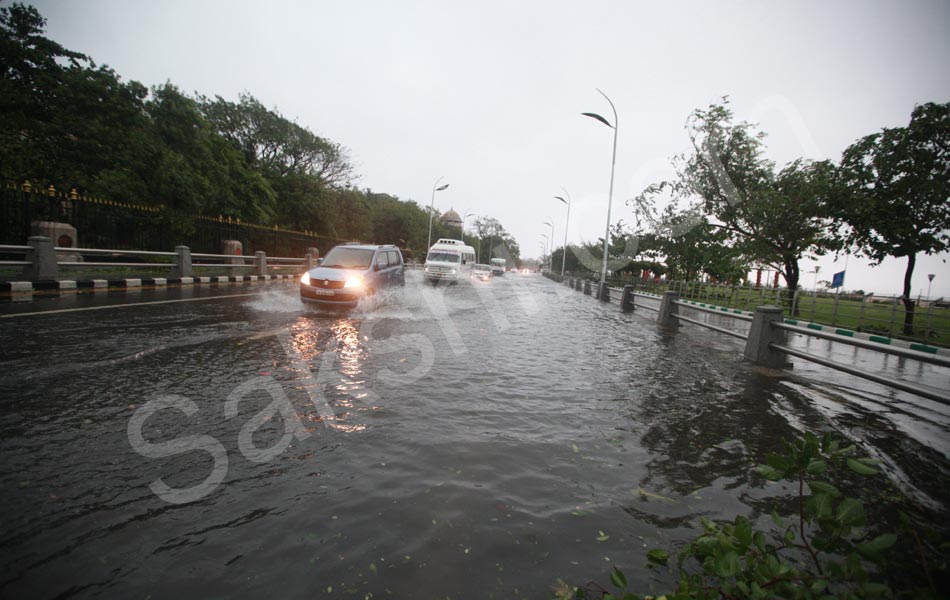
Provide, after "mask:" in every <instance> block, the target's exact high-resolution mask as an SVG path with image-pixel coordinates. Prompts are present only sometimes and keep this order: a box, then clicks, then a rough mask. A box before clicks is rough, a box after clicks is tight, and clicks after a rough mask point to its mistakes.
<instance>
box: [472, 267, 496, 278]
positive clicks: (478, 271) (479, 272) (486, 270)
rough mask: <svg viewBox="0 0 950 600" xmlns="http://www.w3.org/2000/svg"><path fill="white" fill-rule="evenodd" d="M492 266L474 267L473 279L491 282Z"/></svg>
mask: <svg viewBox="0 0 950 600" xmlns="http://www.w3.org/2000/svg"><path fill="white" fill-rule="evenodd" d="M492 276H493V275H492V272H491V265H481V264H478V265H475V266H474V267H472V274H471V278H472V279H478V280H479V281H489V280H490V279H491V278H492Z"/></svg>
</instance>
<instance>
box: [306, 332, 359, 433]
mask: <svg viewBox="0 0 950 600" xmlns="http://www.w3.org/2000/svg"><path fill="white" fill-rule="evenodd" d="M290 334H291V340H292V346H293V350H294V351H295V353H296V354H297V362H298V366H297V369H299V368H300V367H304V368H306V369H308V370H309V373H299V374H298V377H295V379H298V381H300V384H299V385H298V389H304V391H305V392H306V393H307V395H308V396H309V397H310V398H311V400H312V401H313V402H314V403H317V402H320V403H325V404H326V405H328V406H329V407H330V410H331V412H332V415H333V416H332V417H331V418H330V419H324V421H325V424H326V425H327V426H329V427H332V428H334V429H336V430H339V431H343V432H346V433H351V432H356V431H362V430H364V429H366V426H365V425H363V424H358V423H349V422H347V421H348V420H349V419H350V418H352V417H353V416H354V415H355V414H356V412H358V411H362V410H365V409H364V408H361V407H360V405H361V404H362V403H361V402H359V401H361V400H364V399H366V398H368V397H370V396H371V395H372V392H371V391H370V390H369V389H368V388H367V386H366V379H365V378H364V377H363V361H365V360H366V359H367V348H366V345H365V344H364V343H363V341H364V340H362V339H361V338H360V333H359V321H357V320H356V319H351V318H340V319H337V320H335V321H333V322H332V324H330V325H329V327H327V326H326V325H323V326H321V325H320V323H319V321H317V322H315V321H314V320H312V319H309V318H303V319H300V320H298V321H297V323H295V324H294V325H293V327H292V328H291V332H290ZM354 401H356V402H354ZM331 421H332V422H331Z"/></svg>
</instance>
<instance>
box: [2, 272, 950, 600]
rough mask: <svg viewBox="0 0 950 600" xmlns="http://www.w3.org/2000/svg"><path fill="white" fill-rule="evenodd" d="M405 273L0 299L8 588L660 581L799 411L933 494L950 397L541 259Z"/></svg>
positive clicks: (226, 593) (476, 587)
mask: <svg viewBox="0 0 950 600" xmlns="http://www.w3.org/2000/svg"><path fill="white" fill-rule="evenodd" d="M407 279H408V281H407V285H406V287H405V288H404V289H400V290H396V291H392V292H386V293H382V294H380V295H379V296H377V297H376V298H373V299H372V300H371V301H370V302H367V303H366V304H365V305H361V306H360V307H359V308H358V309H356V310H354V311H351V312H349V313H332V312H323V311H319V310H317V309H314V308H312V307H307V306H303V305H301V304H300V302H299V300H298V298H297V291H296V288H295V287H294V286H293V285H275V286H271V287H262V286H256V285H251V284H248V285H246V286H232V287H228V288H223V289H222V290H220V291H217V292H213V291H206V292H200V293H201V294H209V295H215V294H219V295H230V296H232V297H229V298H218V299H214V300H203V301H193V302H192V301H188V302H180V303H179V302H173V303H165V304H154V305H141V306H127V307H122V308H110V309H105V310H93V311H80V312H67V313H50V314H48V315H35V316H23V317H17V318H5V319H0V339H2V341H3V344H2V350H0V364H2V367H3V369H2V371H0V401H2V403H3V410H2V411H0V440H2V442H0V444H2V446H0V452H2V463H0V465H2V468H0V505H2V519H3V528H2V534H0V535H2V537H0V593H2V595H3V596H4V597H32V598H67V597H82V598H90V597H141V598H146V597H152V598H167V597H173V596H175V595H181V596H184V597H263V596H268V597H270V596H273V595H274V594H275V593H280V594H281V595H283V596H286V597H302V596H308V597H331V598H337V597H339V598H348V597H354V598H367V597H372V598H384V597H393V598H455V599H460V598H516V597H525V598H546V597H550V595H551V594H550V588H551V586H552V584H554V582H555V581H556V580H557V579H558V578H561V579H564V580H566V581H571V582H574V583H579V584H583V583H584V582H586V581H588V580H591V579H593V580H597V581H600V582H603V583H605V584H606V583H607V581H608V574H609V572H610V570H611V568H612V567H613V566H615V565H616V566H621V567H622V568H623V569H624V571H625V572H626V573H627V577H628V579H629V580H632V581H636V582H638V583H637V584H636V585H635V586H634V587H635V588H636V589H637V590H639V591H644V592H649V591H650V589H651V588H654V589H665V588H669V587H670V586H671V583H672V582H673V581H674V576H673V574H672V573H669V572H667V571H664V570H652V569H648V568H647V567H646V560H645V554H646V551H647V550H648V549H649V548H654V547H664V548H669V549H673V548H674V547H675V545H676V544H677V543H679V542H682V541H684V540H687V539H690V538H691V537H693V535H694V534H695V533H696V529H695V523H696V521H697V520H698V518H699V517H700V516H705V517H708V518H713V519H716V518H728V519H732V518H733V517H734V516H735V515H736V514H744V515H747V516H749V517H750V518H752V519H753V520H757V521H761V522H767V521H768V516H767V515H768V513H769V512H771V510H772V509H773V508H774V507H775V506H780V507H781V506H782V505H783V502H785V500H784V499H786V498H789V497H790V494H791V490H790V489H788V488H785V487H783V486H779V485H774V484H767V483H766V482H765V481H764V480H762V478H760V477H758V476H757V475H755V474H754V473H753V469H754V466H755V464H757V463H759V462H762V461H763V459H764V456H765V454H766V453H767V452H770V451H776V450H778V449H779V448H780V445H781V440H782V439H783V438H786V439H790V438H792V437H794V436H795V435H796V433H797V432H798V431H800V430H803V429H805V430H810V431H816V432H823V431H826V430H831V431H834V432H836V433H837V434H838V435H840V436H843V437H847V438H850V439H851V440H852V441H854V442H855V443H857V444H858V445H859V446H860V447H861V448H862V450H863V451H864V452H866V453H870V454H872V455H873V456H875V457H877V458H879V459H881V460H882V461H883V466H884V469H885V470H886V472H887V475H888V480H889V481H890V482H891V483H890V484H889V485H890V486H891V487H890V488H889V490H890V493H892V494H894V495H896V494H897V493H898V492H897V491H896V490H897V489H901V490H903V491H902V493H903V494H904V495H905V496H906V498H907V501H908V502H910V503H912V504H913V505H915V506H916V507H917V508H918V510H920V511H921V512H922V514H925V515H927V517H928V518H929V519H930V520H931V521H932V522H933V523H934V524H938V523H945V522H946V517H947V516H948V506H950V494H948V491H947V490H948V489H950V470H948V466H950V460H948V458H950V436H948V431H950V408H947V407H945V406H941V405H939V404H935V403H930V402H927V401H924V400H918V399H915V398H914V397H912V396H910V395H906V394H902V393H899V392H893V391H888V390H885V389H883V388H881V387H880V386H877V385H876V384H871V383H867V382H860V381H857V380H855V379H854V378H851V377H849V376H846V375H843V374H840V373H836V372H834V371H830V370H827V369H824V368H822V367H818V366H815V365H807V364H800V363H798V362H796V363H795V368H794V369H793V370H791V371H785V372H782V373H778V372H772V371H768V370H764V369H759V368H757V367H754V366H752V365H750V364H748V363H746V362H744V361H742V359H741V356H742V345H741V342H740V341H738V340H734V339H732V338H728V337H726V336H722V335H720V334H716V333H714V332H710V331H706V330H701V329H699V328H696V327H690V328H687V327H684V328H682V329H680V330H679V331H676V332H672V331H664V330H661V329H659V328H658V327H657V326H656V324H655V314H654V313H651V312H648V311H638V312H636V313H634V314H623V313H621V312H620V310H619V309H618V308H617V307H616V306H606V305H603V304H601V303H599V302H596V301H594V300H592V299H591V298H590V297H587V296H584V295H582V294H579V293H577V292H573V291H571V290H569V289H567V288H566V287H565V286H561V285H557V284H555V283H553V282H551V281H548V280H545V279H542V278H541V277H540V276H537V275H530V276H522V275H515V274H509V275H506V276H505V277H503V278H497V279H495V280H494V281H493V282H491V283H489V284H486V285H478V286H472V285H458V286H453V287H449V288H432V287H430V286H427V285H423V283H422V282H421V280H420V278H419V273H409V274H407ZM190 293H191V292H187V291H185V290H181V291H175V290H167V291H161V292H154V293H150V292H142V295H141V296H138V297H136V298H132V299H126V300H125V301H129V302H144V301H149V300H169V299H181V300H188V299H189V298H188V297H187V296H189V294H190ZM105 302H106V300H103V299H102V298H99V299H96V298H92V297H71V298H68V299H63V300H57V301H43V302H41V303H33V304H32V305H31V306H30V307H28V308H31V309H32V310H36V307H37V306H45V304H43V303H47V304H49V303H61V304H56V305H55V306H53V308H57V307H62V308H74V307H83V306H93V305H96V304H97V303H98V304H100V305H101V304H103V303H105ZM109 302H111V303H116V300H115V299H114V298H113V299H110V300H109ZM2 309H3V311H5V312H7V313H9V312H12V311H21V312H22V311H24V310H26V308H24V305H20V306H12V305H5V306H3V307H2ZM801 344H802V347H804V345H805V344H806V342H801ZM810 344H812V348H811V350H813V351H814V350H815V347H816V346H817V345H818V343H817V342H815V341H812V342H810ZM847 352H848V353H851V352H852V350H851V349H848V350H847ZM862 352H863V351H862ZM859 358H860V357H859ZM862 360H863V359H862ZM867 360H874V359H871V358H868V359H867ZM860 361H861V360H858V362H860ZM895 368H897V369H900V368H903V367H901V366H899V365H898V366H896V367H895ZM914 368H915V369H916V368H918V367H916V366H914ZM923 368H924V369H927V370H928V371H927V372H926V373H924V374H922V375H921V376H922V377H924V378H925V379H927V380H928V381H931V382H933V381H935V382H936V385H941V382H943V381H946V374H945V373H941V372H939V371H930V369H935V368H932V367H929V366H925V367H923ZM785 504H787V502H785ZM789 510H791V509H789Z"/></svg>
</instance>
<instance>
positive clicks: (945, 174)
mask: <svg viewBox="0 0 950 600" xmlns="http://www.w3.org/2000/svg"><path fill="white" fill-rule="evenodd" d="M840 184H841V192H842V193H840V194H836V195H835V197H834V199H833V200H832V201H831V202H830V207H831V211H832V212H833V214H834V215H835V218H836V220H837V221H838V223H840V224H842V225H844V226H845V227H844V230H843V231H841V232H840V235H839V239H840V240H841V241H842V242H843V243H844V244H846V245H850V246H853V247H855V248H856V249H857V251H858V252H859V253H861V254H864V255H866V256H867V257H869V258H870V259H871V260H872V261H873V262H874V263H880V262H881V261H882V260H884V259H885V258H887V257H888V256H893V257H897V258H900V257H906V259H907V267H906V268H905V270H904V281H903V286H902V299H903V302H904V309H905V310H904V333H905V334H906V335H912V334H913V332H914V311H915V304H916V303H915V302H914V300H913V299H912V298H911V283H912V279H913V276H914V266H915V265H916V262H917V256H918V255H919V254H921V253H923V254H934V253H938V252H943V251H945V250H947V249H948V247H950V103H946V104H935V103H932V102H930V103H927V104H922V105H920V106H917V107H915V108H914V111H913V113H912V114H911V118H910V123H909V124H908V125H907V127H895V128H890V129H884V130H882V131H881V132H880V133H875V134H871V135H868V136H865V137H863V138H861V139H860V140H858V141H857V142H855V143H854V144H852V145H851V146H849V147H848V149H847V150H845V152H844V155H843V156H842V159H841V166H840Z"/></svg>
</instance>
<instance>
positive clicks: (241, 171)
mask: <svg viewBox="0 0 950 600" xmlns="http://www.w3.org/2000/svg"><path fill="white" fill-rule="evenodd" d="M146 111H147V113H148V115H149V117H150V118H151V120H152V123H153V125H154V127H155V131H156V135H157V136H158V139H159V140H160V141H161V151H160V156H159V158H158V161H157V167H156V168H155V171H154V172H153V173H152V177H151V181H150V189H151V192H152V194H153V195H154V197H155V198H156V199H157V200H158V201H159V202H161V203H163V204H165V205H166V206H168V207H171V208H173V209H175V210H178V211H181V212H185V213H191V214H210V215H215V214H218V215H222V216H229V217H235V218H239V219H241V220H244V221H250V222H256V223H267V222H268V221H269V220H270V218H271V217H272V215H273V211H274V201H275V194H274V191H273V189H272V188H271V186H270V185H269V184H268V182H267V181H266V180H265V179H264V178H263V177H262V176H261V175H260V174H258V173H255V172H252V171H250V170H248V169H247V168H246V167H245V164H244V161H243V159H242V157H241V155H240V153H239V152H238V151H237V150H236V149H235V148H234V147H233V146H231V145H230V144H229V143H228V142H227V141H226V140H225V139H224V138H222V137H221V136H220V135H218V134H217V133H215V132H214V131H213V130H212V129H211V127H210V126H209V125H208V123H207V122H206V121H205V120H204V118H203V117H202V115H201V113H200V112H199V110H198V105H197V103H196V102H195V101H194V100H193V99H191V98H189V97H187V96H185V95H184V94H182V93H181V92H180V91H179V90H178V89H177V88H176V87H175V86H174V85H172V84H170V83H168V84H165V85H163V86H159V87H156V88H155V89H153V90H152V99H151V100H149V101H148V102H147V103H146Z"/></svg>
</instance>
